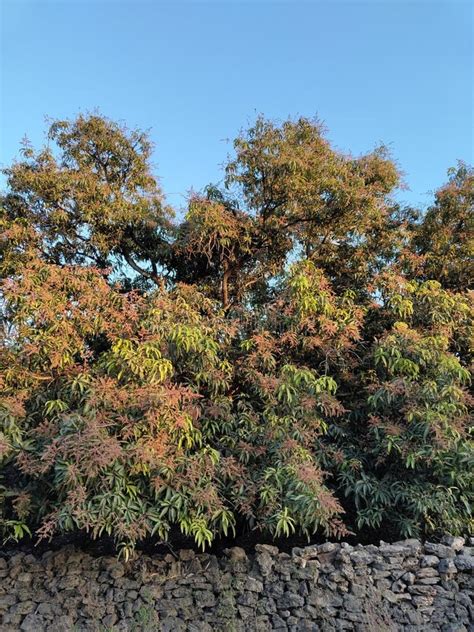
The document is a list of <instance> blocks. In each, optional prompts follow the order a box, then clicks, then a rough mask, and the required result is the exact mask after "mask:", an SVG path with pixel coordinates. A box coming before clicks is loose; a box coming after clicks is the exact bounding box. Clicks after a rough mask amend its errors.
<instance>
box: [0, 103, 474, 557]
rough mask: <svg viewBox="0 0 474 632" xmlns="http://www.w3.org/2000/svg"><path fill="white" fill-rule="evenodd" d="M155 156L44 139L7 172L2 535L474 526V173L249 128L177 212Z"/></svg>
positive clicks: (54, 127) (259, 124) (316, 134)
mask: <svg viewBox="0 0 474 632" xmlns="http://www.w3.org/2000/svg"><path fill="white" fill-rule="evenodd" d="M151 158H152V146H151V143H150V140H149V138H148V136H147V134H146V133H143V132H141V131H139V130H129V129H127V128H126V127H124V126H122V125H119V124H117V123H115V122H113V121H110V120H108V119H107V118H105V117H102V116H99V115H97V114H94V115H81V116H79V117H78V118H77V119H75V120H73V121H54V122H53V123H52V124H51V125H50V128H49V132H48V144H47V146H46V147H45V148H43V149H40V150H39V151H36V150H34V149H33V148H32V147H30V146H29V145H28V144H25V145H24V147H23V149H22V154H21V158H20V160H19V161H17V162H15V163H13V164H12V165H11V166H10V167H8V168H6V169H5V170H4V175H5V176H6V180H7V186H6V190H5V192H4V193H3V194H2V197H1V206H0V279H1V281H0V282H1V299H0V301H1V302H0V307H1V312H2V313H1V316H2V320H1V327H2V333H1V347H0V391H1V396H0V533H1V534H3V537H4V538H6V539H10V538H13V539H17V540H18V539H20V538H21V537H23V536H25V535H33V534H36V536H39V537H50V536H52V535H53V534H55V533H65V532H80V531H84V532H87V533H89V534H90V535H91V537H94V538H95V537H99V536H100V535H102V534H109V535H111V536H113V537H114V539H115V540H116V543H117V545H118V546H119V548H120V550H121V551H122V552H123V554H124V555H125V556H127V555H129V554H130V552H131V550H132V549H133V547H134V546H135V545H136V543H137V542H139V541H141V540H143V539H145V538H147V537H150V536H156V537H157V538H158V539H160V540H165V539H167V538H169V537H171V535H170V534H171V533H172V531H173V529H180V530H181V532H182V533H184V534H185V535H189V536H192V537H193V538H194V539H195V541H196V543H197V544H198V545H199V546H202V547H205V546H206V545H208V544H210V543H211V542H212V541H213V540H214V539H215V538H216V537H218V536H220V535H227V534H231V533H236V532H242V531H244V530H256V531H259V532H262V533H263V532H268V533H270V534H272V535H273V536H275V537H279V536H289V535H291V534H293V533H295V532H301V533H304V534H306V535H307V536H308V537H311V535H312V534H314V533H316V532H317V531H323V532H324V533H326V534H327V535H333V536H341V535H344V534H346V533H348V532H353V533H354V532H355V533H361V532H362V531H365V532H373V533H374V534H375V533H376V532H377V530H381V529H383V530H384V532H385V533H389V534H391V535H393V537H398V536H399V535H401V536H412V535H418V534H422V533H427V532H436V531H439V530H441V529H443V528H445V527H446V524H449V525H450V530H451V531H453V532H456V533H463V532H467V531H469V530H470V529H471V530H472V527H473V526H474V523H473V518H472V501H473V498H474V493H473V492H474V451H473V426H472V422H471V417H470V410H471V406H472V396H471V395H470V391H469V386H470V368H471V366H472V349H473V331H474V330H473V310H472V307H473V294H472V288H471V286H470V283H471V282H472V278H473V274H472V272H473V269H472V246H473V210H474V172H473V169H472V168H471V167H469V166H468V165H465V164H464V163H459V164H458V166H457V167H456V168H455V169H453V170H451V171H450V172H449V174H448V181H447V183H446V184H444V185H442V186H441V187H440V188H439V190H438V191H437V192H436V193H435V196H434V200H433V203H432V205H431V206H430V207H429V208H428V210H427V211H426V213H421V212H420V211H418V210H417V209H412V208H403V207H401V206H400V204H399V203H397V201H396V198H395V193H396V191H397V188H398V187H399V186H400V185H401V176H400V172H399V169H398V168H397V166H396V164H395V162H394V161H393V159H392V158H391V157H390V155H389V153H388V151H387V149H386V148H384V147H378V148H376V149H375V150H373V151H372V152H370V153H367V154H365V155H363V156H359V157H354V156H351V155H347V154H344V153H342V152H340V151H338V150H336V149H335V148H334V147H332V146H331V144H330V143H329V141H328V140H327V137H326V135H325V130H324V128H323V126H322V125H321V124H320V123H319V122H318V121H317V120H311V119H307V118H298V119H295V120H293V119H290V120H287V121H284V122H283V123H276V122H273V121H269V120H267V119H265V118H263V117H259V118H258V119H257V120H256V122H255V124H254V125H253V126H252V127H250V129H248V130H246V131H243V132H242V133H241V134H240V135H239V137H238V138H237V139H236V140H235V141H234V153H233V155H232V156H231V157H230V158H229V159H228V162H227V164H226V166H225V172H224V177H223V184H222V185H214V184H210V185H209V186H208V187H206V188H205V190H203V191H201V192H199V193H194V194H192V195H191V196H190V197H189V200H188V206H187V210H186V213H185V215H184V216H183V217H179V216H177V215H175V214H174V212H173V210H172V209H171V208H170V206H169V205H168V204H167V203H166V200H165V197H164V194H163V192H162V190H161V188H160V186H159V184H158V180H157V178H156V176H155V175H154V173H153V170H152V167H151Z"/></svg>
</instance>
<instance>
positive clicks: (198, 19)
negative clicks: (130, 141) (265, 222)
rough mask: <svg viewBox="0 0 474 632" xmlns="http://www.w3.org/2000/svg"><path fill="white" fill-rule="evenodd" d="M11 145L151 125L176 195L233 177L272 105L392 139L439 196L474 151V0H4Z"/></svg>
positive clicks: (343, 143) (9, 150)
mask: <svg viewBox="0 0 474 632" xmlns="http://www.w3.org/2000/svg"><path fill="white" fill-rule="evenodd" d="M0 4H1V6H2V14H1V20H2V24H1V71H2V74H1V82H2V83H1V108H2V110H1V130H2V137H1V154H0V160H1V163H2V165H3V166H5V165H7V164H8V163H9V162H10V161H11V160H12V159H13V158H14V156H15V155H17V151H18V147H19V142H20V140H21V138H22V137H23V136H24V135H25V134H26V135H27V136H28V137H29V138H30V140H31V141H32V142H33V143H34V144H35V145H38V144H40V143H41V142H42V140H43V133H44V130H45V127H46V126H45V117H46V116H50V117H53V118H62V117H72V116H74V115H75V114H77V113H79V112H80V111H82V112H85V111H88V110H91V109H95V108H98V109H99V110H100V112H101V113H103V114H105V115H107V116H109V117H111V118H114V119H120V120H123V121H125V122H127V124H129V125H130V126H138V127H141V128H149V129H150V131H151V136H152V139H153V140H154V142H155V143H156V154H155V161H156V173H157V174H158V175H159V176H160V177H161V182H162V186H163V188H164V191H165V193H166V194H167V195H168V197H169V200H170V201H171V202H172V203H173V204H174V205H176V206H178V207H179V206H182V205H184V201H185V196H186V192H187V191H188V190H189V189H190V188H191V187H194V188H195V189H200V188H201V187H202V186H204V185H205V184H207V183H208V182H211V181H213V182H216V181H218V180H219V179H220V178H221V177H222V172H221V169H220V165H221V164H222V163H223V161H224V160H225V157H226V155H227V154H228V152H229V151H231V145H230V144H229V143H228V142H226V139H232V138H234V137H235V135H236V134H237V132H238V130H239V129H240V128H241V127H243V126H246V125H247V124H248V123H249V122H251V121H252V120H253V119H254V118H255V115H256V113H263V114H265V115H266V116H269V117H272V118H279V119H282V118H286V117H287V116H289V115H293V116H294V115H298V114H301V115H307V116H312V115H315V114H316V115H318V116H319V117H320V118H321V119H322V120H323V121H324V122H325V123H326V125H327V127H328V129H329V137H330V138H331V140H332V141H333V142H334V143H335V144H336V146H337V147H339V148H340V149H342V150H344V151H351V152H353V153H355V154H358V153H362V152H364V151H367V150H370V149H372V148H373V146H374V145H375V144H377V143H379V142H380V141H383V142H384V143H386V144H388V145H389V146H390V147H391V150H392V152H393V155H394V157H395V158H396V159H397V161H398V163H399V165H400V167H401V168H402V170H403V171H404V172H405V174H406V176H405V179H406V182H407V184H408V186H409V187H410V191H406V192H403V193H402V195H401V198H402V199H404V200H407V201H410V202H414V203H418V204H421V205H426V204H428V203H429V201H430V196H429V195H428V193H429V192H430V191H432V190H433V189H435V188H436V187H438V186H439V185H440V184H442V183H443V182H444V180H445V177H446V170H447V168H448V167H449V166H451V165H453V164H455V163H456V160H457V159H463V160H465V161H467V162H470V163H472V162H473V105H474V104H473V86H474V81H473V6H474V3H472V2H459V1H457V0H446V1H444V2H436V1H432V0H419V1H418V2H407V1H405V0H396V1H386V0H372V1H369V2H359V1H352V2H341V1H338V0H333V1H332V2H319V1H317V0H314V1H312V2H311V1H307V2H298V1H293V2H279V1H270V0H260V1H259V0H254V1H253V2H237V1H232V0H220V1H214V2H206V3H204V2H193V1H191V0H188V1H180V0H175V2H170V3H164V2H159V1H155V2H142V1H140V0H135V1H133V0H121V1H114V0H84V1H83V2H74V1H73V0H56V1H55V2H53V1H51V2H40V1H35V0H29V1H27V0H0Z"/></svg>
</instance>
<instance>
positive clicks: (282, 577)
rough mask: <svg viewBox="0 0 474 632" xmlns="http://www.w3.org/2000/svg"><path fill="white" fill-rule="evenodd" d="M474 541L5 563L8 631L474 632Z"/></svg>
mask: <svg viewBox="0 0 474 632" xmlns="http://www.w3.org/2000/svg"><path fill="white" fill-rule="evenodd" d="M472 544H473V542H472V540H471V539H469V540H468V542H467V545H466V546H465V544H464V540H462V538H453V537H449V536H446V537H445V538H443V540H442V542H441V543H440V544H438V543H429V542H427V543H425V544H422V543H421V542H419V541H418V540H406V541H403V542H395V543H394V544H387V543H385V542H381V543H380V546H378V547H377V546H374V545H370V546H361V545H357V546H350V545H348V544H345V543H343V544H334V543H332V542H327V543H325V544H321V545H312V546H308V547H306V548H295V549H293V551H292V554H291V555H289V554H287V553H282V552H280V551H279V550H278V549H277V548H276V547H274V546H269V545H257V546H256V547H255V548H256V550H255V553H253V554H247V553H246V552H245V551H244V550H243V549H241V548H238V547H234V548H233V549H228V550H226V551H225V555H224V556H222V557H219V558H218V557H216V556H213V555H208V554H196V553H194V552H193V551H190V550H183V551H180V552H178V554H177V555H176V556H175V555H171V554H168V555H165V556H158V555H156V556H148V555H139V556H138V557H137V558H136V559H135V560H133V561H130V562H128V563H124V562H121V561H118V560H116V559H114V558H111V557H102V558H98V557H92V556H90V555H89V554H87V553H84V552H81V551H79V550H76V549H74V548H70V547H66V548H64V549H62V550H60V551H55V552H52V551H49V552H47V553H45V554H44V555H42V556H41V557H34V556H33V555H25V554H24V553H15V554H11V553H10V554H8V553H3V554H1V553H0V571H1V577H2V581H1V582H0V630H1V632H17V631H20V632H21V631H24V632H42V631H45V632H62V631H64V632H72V631H74V632H152V631H156V632H158V631H159V632H166V631H169V632H218V631H220V630H225V631H226V632H227V631H228V632H232V631H233V632H241V631H246V630H248V631H254V630H255V631H257V632H264V631H266V630H281V631H282V632H283V631H288V632H299V631H303V632H305V631H307V632H332V631H333V630H336V631H338V630H341V631H344V630H355V631H356V632H364V631H365V630H386V631H388V632H391V631H393V632H395V631H397V630H399V631H402V632H417V631H418V632H433V631H438V630H439V631H441V632H474V623H473V622H474V606H473V594H474V573H473V570H474V558H473V555H472V553H473V550H474V549H473V546H472Z"/></svg>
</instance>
